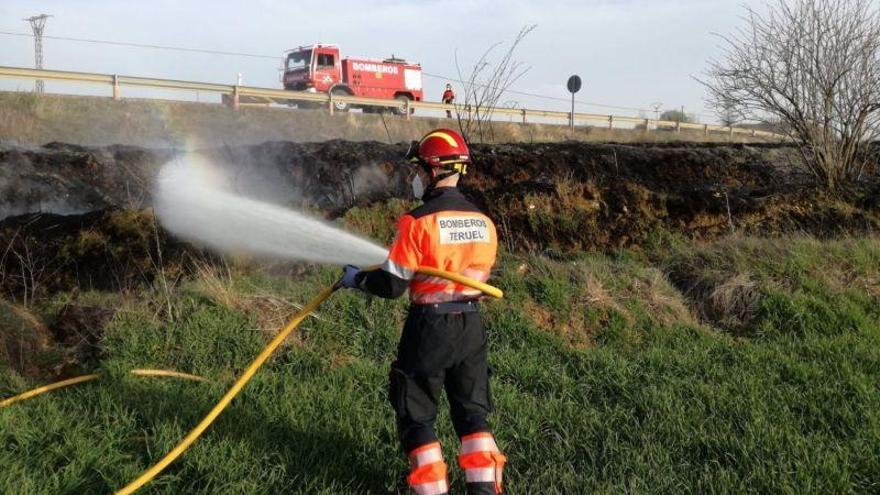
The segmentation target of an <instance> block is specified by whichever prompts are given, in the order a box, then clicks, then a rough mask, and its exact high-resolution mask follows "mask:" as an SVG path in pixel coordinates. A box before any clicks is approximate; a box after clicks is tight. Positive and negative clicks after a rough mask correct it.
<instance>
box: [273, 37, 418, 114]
mask: <svg viewBox="0 0 880 495" xmlns="http://www.w3.org/2000/svg"><path fill="white" fill-rule="evenodd" d="M286 55H287V56H286V58H285V61H284V75H283V76H282V82H283V83H284V89H293V90H298V91H312V92H322V93H331V94H333V95H343V96H344V95H349V96H361V97H365V98H380V99H387V100H397V101H398V102H400V105H399V106H398V107H395V108H394V112H395V113H399V114H403V113H405V111H406V102H407V100H409V101H422V67H421V66H420V65H419V64H412V63H408V62H407V61H405V60H401V59H398V58H389V59H385V60H371V59H363V58H341V57H340V55H339V47H337V46H336V45H328V44H316V45H312V46H301V47H299V48H296V49H293V50H289V51H287V52H286ZM334 107H335V109H336V110H338V111H340V112H345V111H347V110H348V109H349V108H351V107H355V108H356V106H353V105H349V104H348V103H343V102H338V101H337V102H334ZM362 108H363V111H364V112H371V111H382V107H371V106H363V107H362Z"/></svg>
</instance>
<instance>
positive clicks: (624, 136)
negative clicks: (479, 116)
mask: <svg viewBox="0 0 880 495" xmlns="http://www.w3.org/2000/svg"><path fill="white" fill-rule="evenodd" d="M512 120H513V119H512ZM84 123H86V124H84ZM437 127H453V128H456V127H457V123H456V121H455V120H453V119H443V118H435V117H427V116H424V115H420V114H417V115H416V116H415V117H414V118H413V119H411V120H405V119H403V118H401V117H395V116H391V115H388V116H384V117H383V116H381V115H372V114H363V113H360V112H350V113H342V114H337V115H335V116H331V115H329V114H328V113H327V112H325V111H323V110H291V109H287V108H280V107H273V108H266V107H248V108H242V109H241V110H240V111H238V112H236V111H234V110H232V109H230V108H227V107H225V106H222V105H220V104H208V103H192V102H181V101H163V100H137V99H131V100H121V101H114V100H112V99H110V98H102V97H95V96H61V95H48V94H47V95H42V96H38V95H35V94H33V93H27V92H0V140H4V141H14V142H18V143H21V144H38V145H42V144H46V143H50V142H53V141H56V142H62V143H70V144H80V145H90V146H110V145H114V144H128V145H135V146H145V147H161V148H175V147H181V146H222V145H230V146H237V145H250V144H259V143H263V142H266V141H295V142H318V141H326V140H328V139H346V140H349V141H369V140H373V141H380V142H391V143H399V142H409V141H411V140H413V139H419V138H421V137H422V136H424V135H425V134H426V133H427V132H429V131H430V130H431V129H436V128H437ZM493 133H494V134H493V135H492V136H491V137H490V136H486V140H487V141H494V142H504V143H512V142H559V141H566V140H579V141H592V142H620V143H630V142H672V141H686V142H728V141H729V140H730V138H729V136H727V135H726V134H724V133H711V134H710V135H709V136H704V135H703V132H702V131H683V132H682V133H680V134H678V133H675V132H671V131H661V132H649V133H645V132H644V131H638V130H631V129H610V130H609V129H607V128H606V127H605V125H604V124H602V125H597V126H589V127H587V126H579V127H578V128H577V129H576V131H575V132H574V133H573V134H572V133H570V132H569V130H568V126H567V125H551V124H537V123H530V124H528V125H522V124H520V123H519V122H518V120H513V121H511V122H501V121H499V122H497V123H496V124H495V125H494V126H493ZM732 139H733V141H734V142H762V141H763V140H762V139H760V138H752V137H751V136H748V135H744V134H737V135H735V136H733V138H732Z"/></svg>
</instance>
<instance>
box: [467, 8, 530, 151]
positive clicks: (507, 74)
mask: <svg viewBox="0 0 880 495" xmlns="http://www.w3.org/2000/svg"><path fill="white" fill-rule="evenodd" d="M535 27H537V26H536V25H531V26H525V27H523V28H522V29H520V30H519V33H517V35H516V37H515V38H514V39H513V41H512V42H511V43H510V45H509V46H508V47H507V51H505V52H504V54H503V55H502V56H501V58H500V59H499V60H498V62H495V63H493V62H492V60H491V59H492V55H493V53H494V52H495V51H496V49H498V48H499V47H500V46H502V45H503V43H501V42H499V43H495V44H494V45H492V46H490V47H489V48H488V49H487V50H486V51H485V52H483V55H482V56H480V58H479V59H478V60H477V61H476V62H475V63H474V66H473V68H472V69H471V71H470V73H469V74H468V75H467V76H466V77H465V75H464V74H463V72H462V68H461V64H460V63H459V60H458V51H457V50H456V53H455V67H456V69H457V70H458V78H459V81H461V83H462V85H463V86H464V88H463V92H464V99H463V100H460V102H457V103H455V115H456V118H457V119H458V128H459V130H461V134H462V136H464V138H465V140H467V141H469V142H470V141H472V140H473V139H475V138H476V139H477V140H479V142H483V141H485V139H486V138H487V137H490V138H491V137H492V125H491V120H492V114H493V113H494V111H495V108H496V107H497V106H498V102H499V101H501V97H502V96H504V93H505V92H506V91H507V90H508V89H510V86H511V85H513V84H514V83H515V82H516V81H517V80H518V79H519V78H520V77H522V76H523V75H524V74H525V73H526V72H528V70H529V67H527V66H525V65H524V64H523V63H522V62H518V61H516V60H515V59H514V58H513V55H514V52H515V51H516V48H517V47H518V46H519V44H520V43H522V41H523V40H524V39H525V37H526V36H528V34H529V33H531V32H532V31H533V30H534V29H535Z"/></svg>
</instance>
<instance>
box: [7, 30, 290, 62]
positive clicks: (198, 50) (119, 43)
mask: <svg viewBox="0 0 880 495" xmlns="http://www.w3.org/2000/svg"><path fill="white" fill-rule="evenodd" d="M0 34H4V35H7V36H24V37H30V36H33V35H32V34H28V33H14V32H10V31H0ZM43 38H45V39H49V40H60V41H77V42H81V43H96V44H101V45H116V46H128V47H135V48H152V49H156V50H172V51H178V52H191V53H206V54H210V55H228V56H232V57H251V58H268V59H272V60H278V59H279V58H281V57H279V56H278V55H275V56H270V55H259V54H255V53H242V52H226V51H222V50H207V49H203V48H186V47H182V46H170V45H150V44H144V43H127V42H122V41H107V40H94V39H86V38H70V37H66V36H43Z"/></svg>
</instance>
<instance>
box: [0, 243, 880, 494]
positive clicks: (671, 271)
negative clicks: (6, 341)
mask: <svg viewBox="0 0 880 495" xmlns="http://www.w3.org/2000/svg"><path fill="white" fill-rule="evenodd" d="M199 272H200V275H199V276H198V277H196V278H194V279H192V280H188V281H184V282H181V283H180V284H177V285H173V286H170V287H167V288H166V287H165V286H164V285H163V284H157V286H156V287H155V288H153V289H143V290H136V291H132V292H131V293H127V294H117V293H85V294H79V295H76V296H72V295H59V296H57V297H55V298H54V299H52V300H47V301H41V302H40V303H39V304H38V305H36V306H34V307H32V308H29V313H31V314H33V315H36V316H37V317H39V318H40V319H42V320H44V321H49V322H51V319H52V318H53V317H54V315H56V314H57V311H58V309H59V308H60V307H61V305H63V304H64V303H65V302H66V301H68V300H69V299H71V298H73V297H75V298H76V300H77V301H79V302H80V303H82V304H101V305H105V306H112V307H117V308H119V311H118V312H117V314H116V316H115V317H114V318H113V319H112V321H111V323H110V324H109V327H108V328H107V329H106V334H105V337H104V340H103V341H102V350H103V358H102V359H100V360H99V361H96V362H95V363H94V365H93V366H94V367H95V368H96V369H97V371H100V372H101V373H105V374H106V375H107V378H106V379H105V380H104V381H102V382H95V383H91V384H87V385H82V386H79V387H77V388H71V389H68V390H65V391H59V392H56V393H53V394H50V395H46V396H43V397H40V398H36V399H32V400H31V401H28V402H25V403H21V404H17V405H15V406H13V407H10V408H7V409H2V410H0V466H2V469H0V493H9V494H18V493H21V494H41V493H52V494H57V493H69V494H74V493H76V494H79V493H107V492H109V491H111V490H113V489H115V488H119V487H121V486H123V485H124V484H126V483H127V482H128V481H130V480H131V479H133V478H134V477H135V476H137V475H138V474H139V473H140V472H142V470H144V469H145V468H147V467H149V466H150V465H151V464H152V463H153V462H154V461H156V460H157V459H158V458H159V457H161V456H162V455H164V453H166V452H167V451H168V450H169V449H170V448H171V447H173V446H174V445H175V444H176V443H177V442H178V441H179V440H180V439H181V438H182V437H183V435H185V433H186V432H187V431H188V430H189V429H190V427H192V426H193V425H195V424H196V423H197V422H198V420H199V419H201V417H202V415H203V414H204V413H205V412H207V411H208V409H209V408H210V407H211V406H212V405H213V404H214V402H215V401H216V400H217V399H218V398H219V397H220V395H222V393H223V392H224V391H225V389H226V388H227V387H228V386H229V385H230V384H231V382H232V381H233V380H234V378H235V376H236V375H237V373H238V372H239V371H240V370H242V369H243V368H244V367H245V366H246V365H247V363H248V362H249V361H250V360H251V359H252V358H253V357H254V356H255V355H256V354H257V353H258V352H259V350H260V349H261V348H262V346H263V345H264V344H265V342H266V340H267V339H268V338H269V336H270V335H271V334H272V333H273V332H274V331H275V329H277V328H278V327H279V326H280V324H281V323H282V322H283V321H284V319H285V318H286V317H287V316H288V315H290V314H291V313H292V312H293V311H295V309H296V305H301V304H304V303H305V302H306V301H307V300H308V299H310V298H311V297H312V296H313V295H315V294H316V293H317V291H318V290H319V289H320V288H321V287H324V286H326V285H328V284H330V283H332V282H333V281H334V279H335V277H336V276H337V275H338V270H337V269H331V268H326V267H324V268H322V267H306V268H304V269H302V270H299V271H297V272H296V275H293V276H282V275H269V274H266V273H264V272H263V271H261V270H258V269H255V268H252V267H251V268H249V267H247V266H237V267H235V268H230V269H228V270H227V269H224V268H222V267H221V268H217V267H214V266H209V265H203V266H202V267H201V269H200V270H199ZM492 281H493V282H494V283H495V284H496V285H498V286H499V287H501V288H502V289H504V290H505V291H506V294H507V297H506V298H505V299H504V300H501V301H492V302H487V303H486V304H485V321H486V325H487V326H488V328H489V331H490V335H491V346H492V347H491V357H490V360H491V364H492V366H493V368H494V376H493V385H494V391H493V392H494V402H495V406H496V408H497V412H496V414H495V415H494V416H493V423H494V425H495V427H496V434H497V437H498V439H499V444H500V446H501V447H502V449H503V450H504V451H505V452H506V454H507V456H508V457H509V461H510V464H509V468H508V470H507V472H506V473H505V478H506V479H507V480H508V487H509V492H510V493H514V494H519V493H565V494H571V493H621V492H629V493H731V492H755V493H768V492H769V493H846V492H855V493H877V492H878V491H880V243H878V242H877V241H876V240H873V239H851V240H841V241H817V240H813V239H785V240H762V239H748V238H742V239H741V238H732V239H726V240H724V241H722V242H718V243H713V244H699V245H696V244H693V243H691V242H689V241H682V240H680V239H676V238H673V237H670V236H658V238H657V240H656V243H655V245H654V246H652V247H650V248H648V249H646V250H644V251H620V252H618V253H613V254H609V255H597V254H580V255H576V256H568V257H557V258H554V259H550V258H546V257H538V256H524V255H517V256H513V255H505V256H504V257H503V260H502V262H501V263H500V265H499V269H498V271H497V274H496V276H495V277H494V278H493V280H492ZM19 309H20V310H21V308H19ZM0 311H2V309H0ZM7 311H8V308H7ZM405 311H406V303H405V302H403V301H391V302H389V301H383V300H378V299H368V298H366V297H364V296H362V295H360V294H357V293H353V292H342V293H338V294H336V295H335V296H334V297H333V298H332V299H331V300H330V301H329V302H328V303H326V304H325V305H324V306H323V307H322V308H321V309H320V310H319V312H318V314H316V315H315V317H314V318H311V319H309V320H308V321H307V323H306V324H304V325H303V326H302V327H301V330H300V331H299V332H298V333H297V334H296V335H295V336H294V337H293V338H292V339H291V341H290V342H289V343H287V344H286V345H285V347H284V348H283V349H282V350H281V351H280V352H279V353H278V354H277V355H276V357H275V358H274V359H272V360H271V361H270V362H269V363H268V364H267V365H266V366H265V367H264V368H263V369H262V370H261V371H260V372H259V373H258V374H257V376H256V378H255V379H254V380H253V381H252V382H251V383H250V384H249V385H248V387H247V388H246V389H245V390H244V392H243V393H242V395H240V396H239V398H238V399H236V400H235V402H233V404H232V405H231V407H230V408H229V409H228V410H227V411H226V412H225V413H224V414H223V415H222V416H221V417H220V419H219V420H218V421H217V422H216V423H215V424H214V425H213V426H212V427H211V429H210V430H209V431H208V432H207V433H206V435H205V436H204V437H203V438H202V439H201V440H199V442H198V443H197V444H196V445H195V446H194V447H193V448H192V449H190V450H189V451H188V452H187V453H186V454H185V455H184V456H183V457H182V458H181V459H180V460H179V461H178V462H176V463H175V464H174V465H172V466H171V468H169V469H168V470H167V471H166V473H165V474H163V475H162V476H160V477H159V478H158V479H157V480H156V481H154V482H153V483H152V484H151V485H149V489H148V490H145V493H168V494H178V493H266V494H269V493H310V494H311V493H326V494H330V493H334V494H335V493H389V492H396V491H397V490H400V489H402V487H403V474H404V471H405V469H406V464H405V461H404V460H403V458H402V456H401V455H400V453H399V452H398V451H397V445H396V442H395V433H394V427H393V420H392V415H391V411H390V408H389V406H388V405H387V403H386V398H385V395H386V378H387V373H388V369H389V363H390V361H391V359H392V356H393V354H394V352H395V346H396V341H397V337H398V333H399V328H400V326H401V324H402V321H403V318H404V315H405ZM12 358H14V356H12V357H10V359H12ZM138 367H151V368H173V369H177V370H181V371H187V372H192V373H198V374H201V375H204V376H206V377H210V378H211V379H212V380H213V382H212V383H210V384H197V383H190V382H176V381H168V380H163V379H150V378H136V377H131V376H128V375H126V370H128V369H131V368H138ZM35 385H36V383H35V382H33V381H32V380H27V379H25V378H23V377H21V376H20V375H18V374H16V373H15V372H13V371H11V370H10V369H9V368H7V367H0V397H6V396H9V395H12V394H14V393H17V392H20V391H23V390H25V389H28V388H30V387H32V386H35ZM439 424H440V434H441V435H442V438H443V440H444V442H445V443H444V450H445V452H446V454H447V462H453V463H454V461H453V459H454V455H455V449H456V447H457V445H456V441H455V438H454V435H453V433H452V431H451V427H450V425H449V421H448V415H447V414H446V413H445V412H444V413H443V414H441V417H440V422H439ZM453 473H454V474H453V484H454V485H455V486H456V489H460V487H461V486H462V480H461V478H460V475H459V473H458V472H457V470H453Z"/></svg>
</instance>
